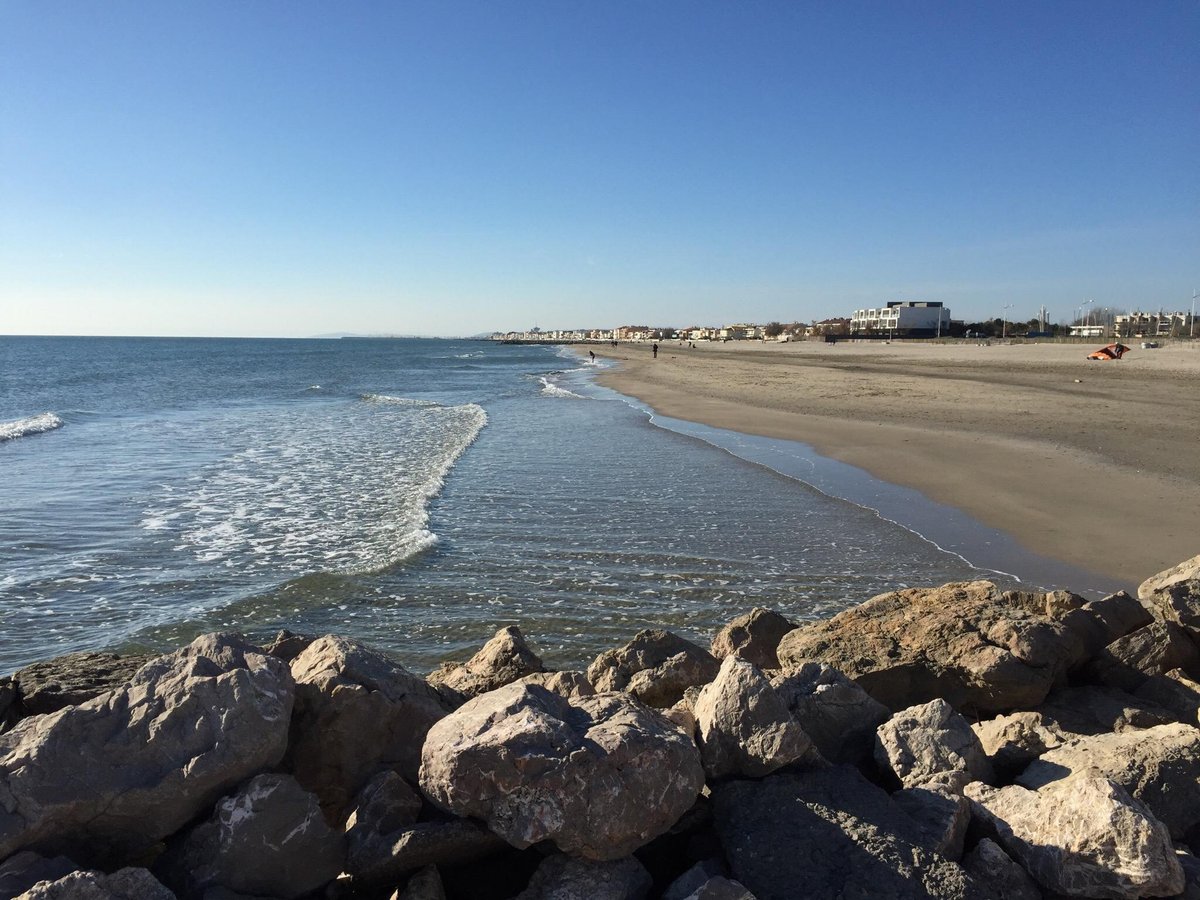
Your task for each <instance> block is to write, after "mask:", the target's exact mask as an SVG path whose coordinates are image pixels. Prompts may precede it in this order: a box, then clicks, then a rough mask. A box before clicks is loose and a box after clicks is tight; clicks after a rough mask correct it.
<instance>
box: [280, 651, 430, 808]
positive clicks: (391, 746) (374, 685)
mask: <svg viewBox="0 0 1200 900" xmlns="http://www.w3.org/2000/svg"><path fill="white" fill-rule="evenodd" d="M292 675H293V677H294V678H295V679H296V711H295V714H294V715H293V716H292V728H291V744H290V746H289V748H288V764H289V767H290V770H291V772H292V773H293V774H294V775H295V776H296V780H297V781H299V782H300V784H301V785H302V786H303V787H304V788H305V789H306V790H309V791H312V792H313V793H314V794H316V795H317V796H318V797H320V798H321V807H322V809H324V811H325V814H326V817H327V818H328V819H329V821H330V822H336V821H340V820H341V819H342V818H343V816H344V815H345V812H346V809H347V807H348V805H349V803H350V801H351V800H352V799H353V797H354V796H355V795H356V794H357V793H358V791H359V790H360V789H361V788H362V787H363V785H364V784H366V783H367V781H368V780H369V779H370V778H371V777H372V776H374V775H375V774H376V773H378V772H379V771H381V770H383V769H387V768H394V769H396V770H397V771H398V772H400V774H402V775H403V776H404V777H405V778H407V779H408V780H409V781H410V782H412V783H414V784H415V783H416V780H417V769H418V768H419V766H420V760H421V745H422V744H423V743H424V741H425V735H426V733H427V732H428V731H429V728H430V726H431V725H433V723H434V722H436V721H438V720H439V719H441V718H442V717H443V716H444V715H445V714H446V709H445V707H444V706H443V705H442V701H441V699H440V698H439V697H438V694H437V692H436V691H434V689H433V688H432V687H430V686H429V685H428V684H426V682H425V680H424V679H423V678H420V677H419V676H417V675H414V674H412V673H411V672H409V671H408V670H407V669H405V668H404V667H403V666H402V665H400V664H399V663H398V662H395V661H394V660H392V659H389V658H388V657H386V656H384V655H382V654H380V653H377V652H375V651H374V650H371V649H369V648H367V647H365V646H363V645H362V644H359V643H357V642H355V641H349V640H346V639H344V638H339V637H335V636H333V635H329V636H326V637H322V638H318V639H317V640H315V641H313V642H312V643H311V644H310V645H309V646H308V647H307V648H306V649H305V650H304V651H303V652H302V653H301V654H300V655H299V656H297V657H296V658H295V659H294V660H293V661H292Z"/></svg>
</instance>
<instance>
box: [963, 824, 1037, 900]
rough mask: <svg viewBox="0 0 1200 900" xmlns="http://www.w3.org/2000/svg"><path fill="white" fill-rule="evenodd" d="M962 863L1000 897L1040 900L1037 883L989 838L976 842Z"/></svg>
mask: <svg viewBox="0 0 1200 900" xmlns="http://www.w3.org/2000/svg"><path fill="white" fill-rule="evenodd" d="M962 864H963V868H964V869H966V870H967V871H968V872H970V873H971V874H972V875H973V876H975V878H976V879H977V880H979V881H980V882H982V883H983V884H990V885H992V888H993V889H994V890H995V892H996V894H997V895H999V896H1000V897H1002V898H1004V900H1042V891H1041V888H1039V887H1038V886H1037V882H1036V881H1034V880H1033V879H1032V878H1030V877H1029V873H1028V872H1026V871H1025V870H1024V869H1022V868H1021V867H1020V866H1019V865H1018V864H1017V863H1016V862H1014V861H1013V859H1012V857H1011V856H1009V855H1008V854H1007V853H1005V852H1004V850H1003V849H1001V847H1000V845H999V844H997V843H996V842H995V841H993V840H992V839H991V838H984V839H983V840H981V841H980V842H979V843H978V844H976V845H975V849H974V850H972V851H971V852H970V853H968V854H967V855H966V856H965V857H963V861H962Z"/></svg>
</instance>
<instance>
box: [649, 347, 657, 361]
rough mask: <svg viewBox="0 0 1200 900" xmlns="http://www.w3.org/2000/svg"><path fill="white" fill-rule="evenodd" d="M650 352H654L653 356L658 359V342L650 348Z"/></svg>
mask: <svg viewBox="0 0 1200 900" xmlns="http://www.w3.org/2000/svg"><path fill="white" fill-rule="evenodd" d="M650 352H651V353H653V354H654V358H655V359H658V344H655V345H654V346H653V347H651V348H650Z"/></svg>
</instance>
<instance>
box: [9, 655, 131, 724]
mask: <svg viewBox="0 0 1200 900" xmlns="http://www.w3.org/2000/svg"><path fill="white" fill-rule="evenodd" d="M152 658H153V657H152V656H151V655H149V654H139V655H137V656H117V655H116V654H115V653H68V654H67V655H66V656H56V657H55V658H54V659H48V660H46V661H45V662H39V663H34V664H33V665H32V666H26V667H25V668H24V669H21V670H20V671H18V672H17V673H16V674H15V675H13V681H14V682H15V683H16V684H17V686H18V688H17V690H18V694H19V696H20V700H19V703H20V708H21V714H22V715H25V716H40V715H45V714H46V713H52V712H58V710H60V709H65V708H66V707H68V706H77V705H78V704H80V703H84V702H85V701H87V700H91V699H92V698H94V697H99V696H100V695H101V694H107V693H108V692H109V691H111V690H113V689H114V688H118V687H120V686H121V685H123V684H125V683H126V682H128V681H129V679H130V678H132V677H133V674H134V673H135V672H136V671H137V670H138V669H140V668H141V667H142V666H143V665H145V664H146V663H147V662H148V661H149V660H150V659H152Z"/></svg>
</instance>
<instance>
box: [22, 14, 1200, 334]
mask: <svg viewBox="0 0 1200 900" xmlns="http://www.w3.org/2000/svg"><path fill="white" fill-rule="evenodd" d="M1197 288H1200V4H1197V3H1195V2H1191V0H1187V2H1183V0H1178V2H1158V0H1153V2H1142V0H1138V2H1126V3H1109V2H1101V0H1087V2H1072V0H1056V2H1051V3H1046V2H1040V0H1039V2H945V3H913V2H892V0H880V2H876V3H855V2H816V3H801V2H719V3H717V2H713V3H709V2H696V0H688V2H612V3H609V2H594V3H591V2H589V3H576V2H563V0H554V2H544V3H543V2H519V3H518V2H503V0H501V2H482V0H481V2H471V3H456V2H444V0H441V2H429V3H423V2H379V3H369V2H354V3H330V2H326V0H322V2H286V3H285V2H265V0H263V2H249V3H246V2H237V3H234V2H225V3H221V2H212V3H208V2H205V3H182V2H173V0H165V2H150V0H146V2H141V3H123V2H105V3H94V2H61V3H56V2H48V3H42V2H33V0H28V2H26V0H0V333H9V334H14V333H15V334H28V333H41V334H59V333H71V334H195V335H282V336H304V335H312V334H318V333H324V332H335V331H349V332H374V333H379V332H393V333H419V334H472V333H477V332H482V331H490V330H493V329H502V330H507V329H509V328H527V327H530V326H533V325H535V324H536V325H540V326H542V327H544V328H554V327H569V326H579V325H616V324H622V323H649V324H656V323H659V324H674V325H685V324H692V323H700V324H719V323H725V322H730V321H740V320H746V319H749V320H756V321H768V320H771V319H782V320H788V321H790V320H793V319H801V320H805V321H807V320H811V319H813V318H824V317H826V316H833V315H848V314H849V313H850V311H851V310H853V309H854V308H856V307H859V306H871V305H878V304H880V303H882V302H884V301H885V300H889V299H898V298H904V299H933V300H943V301H945V302H946V303H947V304H948V305H950V307H951V309H952V311H953V313H954V316H955V318H966V319H968V320H971V319H977V318H991V317H995V316H999V315H1001V312H1002V307H1003V305H1004V304H1012V310H1011V311H1010V313H1009V315H1010V316H1011V317H1013V318H1018V319H1027V318H1029V317H1030V316H1032V315H1034V314H1035V313H1036V311H1037V308H1038V306H1039V305H1041V304H1043V303H1044V304H1045V305H1046V306H1047V307H1048V308H1049V311H1050V314H1051V317H1052V318H1053V319H1066V318H1068V317H1070V316H1071V315H1072V314H1073V310H1074V309H1075V308H1076V307H1077V306H1078V305H1079V303H1080V301H1081V300H1082V299H1084V298H1095V300H1096V305H1097V306H1104V305H1112V306H1116V307H1121V308H1125V307H1145V308H1154V309H1158V308H1159V307H1160V306H1163V307H1167V308H1175V309H1178V308H1187V307H1188V306H1189V304H1190V298H1191V294H1192V291H1193V289H1197Z"/></svg>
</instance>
